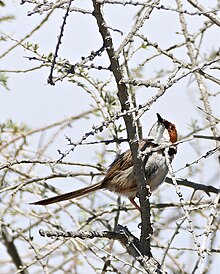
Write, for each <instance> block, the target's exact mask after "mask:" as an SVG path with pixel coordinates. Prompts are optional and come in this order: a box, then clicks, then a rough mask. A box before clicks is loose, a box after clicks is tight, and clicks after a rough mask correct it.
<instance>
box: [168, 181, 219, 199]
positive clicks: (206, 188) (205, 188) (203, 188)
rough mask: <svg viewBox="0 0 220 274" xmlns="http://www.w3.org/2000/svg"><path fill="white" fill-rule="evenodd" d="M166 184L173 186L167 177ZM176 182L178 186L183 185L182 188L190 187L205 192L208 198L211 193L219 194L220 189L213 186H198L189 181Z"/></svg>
mask: <svg viewBox="0 0 220 274" xmlns="http://www.w3.org/2000/svg"><path fill="white" fill-rule="evenodd" d="M165 182H166V183H168V184H170V185H173V181H172V179H171V178H168V177H167V178H166V179H165ZM176 182H177V184H178V185H181V186H186V187H190V188H193V189H194V190H201V191H204V192H205V193H206V194H207V195H208V196H210V193H215V194H218V193H219V189H218V188H215V187H214V186H211V185H203V184H198V183H195V182H192V181H188V180H187V179H176Z"/></svg>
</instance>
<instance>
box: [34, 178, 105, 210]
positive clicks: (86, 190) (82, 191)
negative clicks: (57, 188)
mask: <svg viewBox="0 0 220 274" xmlns="http://www.w3.org/2000/svg"><path fill="white" fill-rule="evenodd" d="M101 184H102V182H99V183H97V184H94V185H91V186H87V187H84V188H81V189H78V190H75V191H71V192H67V193H64V194H61V195H57V196H54V197H51V198H47V199H44V200H39V201H36V202H33V203H30V204H32V205H49V204H54V203H58V202H61V201H65V200H69V199H73V198H77V197H80V196H83V195H86V194H88V193H90V192H93V191H96V190H98V189H101Z"/></svg>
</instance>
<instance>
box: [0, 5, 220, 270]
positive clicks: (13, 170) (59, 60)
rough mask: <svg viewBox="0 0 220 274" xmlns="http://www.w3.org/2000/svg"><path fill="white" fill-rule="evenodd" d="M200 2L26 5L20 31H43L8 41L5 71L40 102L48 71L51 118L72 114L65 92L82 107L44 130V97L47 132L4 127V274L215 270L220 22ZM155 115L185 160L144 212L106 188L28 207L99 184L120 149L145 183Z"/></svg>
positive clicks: (144, 203)
mask: <svg viewBox="0 0 220 274" xmlns="http://www.w3.org/2000/svg"><path fill="white" fill-rule="evenodd" d="M203 2H204V3H202V4H200V3H198V2H197V1H195V0H188V1H182V0H177V1H176V2H175V3H174V2H172V3H171V6H168V5H167V4H165V5H164V4H163V3H160V1H156V0H155V1H147V2H145V3H144V2H142V1H104V0H99V1H97V0H96V1H95V0H93V1H88V2H87V1H86V2H83V1H56V2H55V1H54V2H51V3H49V2H47V1H38V2H33V3H32V2H31V1H22V4H25V5H24V6H22V9H25V8H26V7H28V9H30V11H29V12H28V15H29V16H30V17H27V18H25V24H26V22H29V20H31V18H33V16H35V17H36V16H38V17H37V20H39V19H40V20H41V21H39V22H38V24H37V26H35V27H34V28H33V29H32V30H31V31H29V33H28V34H26V35H24V36H23V38H18V37H19V36H22V34H20V33H18V35H17V36H16V37H15V36H14V35H13V34H11V33H10V32H8V31H7V33H6V32H3V33H2V34H1V35H2V37H4V39H5V42H4V47H5V50H4V52H2V53H1V60H6V61H5V64H7V65H6V67H7V66H8V64H9V69H7V68H5V69H1V71H0V73H1V75H3V73H4V75H5V74H7V75H9V76H10V77H11V78H10V79H18V78H15V77H18V75H19V73H20V72H23V74H22V76H20V77H21V79H22V82H23V83H25V85H23V87H22V89H23V90H26V92H27V93H26V94H31V95H33V96H34V94H36V90H34V86H33V85H32V83H33V82H34V83H36V86H38V87H39V86H42V84H41V83H40V85H39V83H37V80H36V79H38V78H37V77H39V75H40V77H41V79H42V77H43V78H44V81H45V79H46V77H45V75H46V73H47V75H48V77H47V82H48V86H47V87H46V88H47V91H46V92H50V91H51V89H52V90H53V89H54V90H57V89H58V88H59V89H62V93H61V94H60V97H59V98H60V102H58V103H57V105H56V106H58V108H57V107H56V108H57V112H64V113H65V114H66V113H67V112H66V111H67V109H68V107H69V106H68V107H67V109H66V108H65V107H64V104H63V103H62V102H63V101H62V100H65V96H67V93H64V90H65V89H66V88H67V89H69V90H71V94H73V95H72V98H74V100H75V101H72V102H71V104H70V105H71V111H72V110H74V111H73V112H72V114H71V115H70V116H69V117H67V118H66V117H63V118H62V119H60V120H57V121H56V122H53V123H48V125H45V123H44V121H43V119H44V117H45V116H44V115H45V114H43V113H46V114H47V113H48V115H49V113H50V109H51V105H53V104H54V102H53V94H52V95H51V96H49V98H48V99H45V98H44V96H43V94H42V93H41V96H42V97H41V98H40V100H42V101H43V100H47V101H46V109H45V111H44V109H43V107H42V108H41V109H40V110H39V112H38V115H39V119H41V120H42V121H43V123H41V125H40V126H39V127H37V126H35V125H34V126H29V125H28V117H27V121H24V122H25V123H19V122H17V121H15V120H14V119H12V120H11V119H8V120H5V121H4V122H2V123H1V143H0V145H1V160H2V161H1V162H2V164H1V166H0V169H1V175H2V176H1V177H2V179H1V189H0V192H1V200H2V204H1V216H2V219H1V228H2V236H1V245H2V246H4V256H3V257H2V259H1V260H2V261H1V265H2V266H1V268H2V272H8V271H11V272H12V271H13V272H16V273H20V272H21V273H34V272H36V273H44V272H45V273H46V272H47V273H54V272H57V273H59V272H60V273H85V272H86V271H90V272H91V273H92V271H93V273H107V272H110V273H126V272H129V273H216V272H215V270H213V269H215V268H216V267H217V259H216V258H217V256H218V254H219V252H220V248H219V232H218V229H219V216H218V207H219V206H218V203H219V191H218V185H216V186H214V184H215V183H216V182H217V183H218V176H219V171H218V157H219V131H218V125H219V118H218V117H217V105H218V101H217V100H218V96H219V93H218V92H216V88H217V87H218V85H219V80H218V77H217V71H218V70H219V68H218V62H219V59H220V57H219V49H218V44H217V43H216V40H215V37H217V35H218V34H219V29H218V28H219V26H220V20H219V18H218V10H219V8H218V4H217V2H216V3H214V1H213V2H212V3H211V4H210V3H209V4H207V3H206V2H205V1H203ZM74 5H75V6H74ZM6 11H7V9H6ZM60 15H61V16H62V17H61V16H60ZM17 22H19V19H17ZM57 22H58V24H59V25H60V28H58V27H57V28H56V25H57ZM8 24H9V23H8V22H7V26H9V25H8ZM45 29H46V31H45ZM54 31H55V32H56V33H57V35H58V36H57V37H58V38H57V42H56V45H55V42H54V41H55V38H54V37H55V36H54ZM58 32H59V34H58ZM45 33H46V35H47V36H43V34H45ZM50 33H52V35H50ZM52 37H53V42H52V43H51V41H50V39H51V38H52ZM36 38H37V39H39V43H34V42H33V41H35V39H36ZM2 43H3V42H2ZM48 44H50V47H51V48H52V46H53V48H54V51H53V53H51V52H49V53H47V51H46V50H44V45H47V46H48ZM16 50H19V51H16ZM22 50H25V58H23V59H22V64H20V63H19V64H18V66H19V68H17V63H15V62H14V61H15V60H16V56H21V55H23V52H22ZM17 54H18V55H17ZM10 55H11V56H12V59H13V62H12V63H9V62H7V61H8V60H9V59H7V58H10ZM28 62H29V63H28ZM27 63H28V65H27ZM36 64H37V65H36ZM22 66H24V67H22ZM27 66H29V67H27ZM35 71H37V72H38V73H39V74H38V76H37V77H36V74H35ZM42 72H43V73H44V74H43V73H42ZM13 73H14V74H13ZM27 73H29V75H31V76H30V77H31V81H32V83H29V82H28V77H27ZM35 77H36V78H35ZM4 79H5V80H4V86H5V87H6V86H7V87H9V88H10V80H9V82H8V85H6V84H7V83H6V80H7V78H4ZM11 81H12V80H11ZM16 83H17V82H16ZM11 85H12V82H11ZM28 87H32V88H33V89H32V88H28ZM188 90H189V91H188ZM3 92H5V91H2V93H3ZM12 100H13V99H12ZM12 102H13V101H12ZM36 103H37V102H36ZM65 103H66V104H68V103H69V102H68V103H67V101H65ZM77 104H81V105H80V107H81V109H80V110H78V109H77V107H78V105H77ZM75 108H76V109H77V111H75ZM33 109H34V106H33ZM155 112H159V113H161V114H163V113H164V116H165V117H166V116H168V117H169V116H170V117H171V118H170V119H169V120H171V121H172V122H175V124H176V125H177V129H178V132H179V141H178V142H177V146H178V153H177V156H176V159H175V161H174V164H173V166H171V165H169V176H168V178H167V179H166V182H167V183H164V184H163V185H162V186H160V188H159V189H158V191H157V192H156V193H153V194H152V195H151V197H150V198H149V199H145V197H142V198H143V199H140V204H141V207H142V212H141V214H139V213H138V212H136V211H134V209H133V207H132V206H131V205H130V204H127V201H126V200H124V199H121V198H120V197H119V198H117V196H115V195H114V194H111V193H108V192H99V193H98V192H97V193H95V194H94V195H90V196H86V197H85V198H82V199H79V200H75V199H74V200H71V201H67V202H63V203H59V204H56V205H51V206H48V207H45V208H44V207H36V206H35V207H34V206H31V205H29V204H27V203H29V202H33V201H34V200H36V197H37V199H40V198H41V197H49V196H52V195H53V194H54V193H55V194H58V193H63V192H66V191H67V189H68V190H72V189H77V188H79V187H81V186H84V185H88V184H90V183H93V182H95V181H98V180H100V179H101V178H102V177H103V175H104V174H105V172H106V168H107V166H108V163H111V161H112V159H114V157H115V155H117V153H119V150H120V149H121V148H123V149H124V148H125V147H126V143H128V144H129V146H130V149H131V151H132V156H133V161H134V162H135V163H136V165H135V171H136V176H137V178H138V181H139V182H140V185H141V184H144V183H145V179H144V174H143V172H142V164H141V162H142V159H141V157H140V156H139V153H138V142H139V140H140V139H141V138H143V136H145V135H146V134H145V133H143V132H142V131H144V132H145V131H147V130H148V129H149V127H150V125H151V124H152V123H151V121H153V120H155ZM29 114H30V115H31V111H30V112H29ZM168 117H167V118H168ZM52 120H53V121H54V117H52ZM146 121H147V122H146ZM187 124H188V127H187V126H186V125H187ZM142 125H143V129H142ZM146 126H147V128H145V127H146ZM66 145H67V147H66ZM127 147H128V146H127ZM57 152H58V153H57ZM173 170H174V171H175V172H173ZM210 171H211V172H210ZM72 178H73V179H72ZM61 182H62V183H61ZM72 182H73V183H74V185H73V184H72ZM66 184H67V185H68V186H66ZM56 185H57V187H56ZM182 185H183V186H182ZM140 197H141V196H140ZM125 202H126V205H125ZM150 226H152V229H153V231H150V230H149V227H150ZM38 230H39V232H40V235H39V234H38ZM42 236H47V237H46V238H42ZM122 254H123V256H122ZM216 254H217V255H216ZM213 271H214V272H213Z"/></svg>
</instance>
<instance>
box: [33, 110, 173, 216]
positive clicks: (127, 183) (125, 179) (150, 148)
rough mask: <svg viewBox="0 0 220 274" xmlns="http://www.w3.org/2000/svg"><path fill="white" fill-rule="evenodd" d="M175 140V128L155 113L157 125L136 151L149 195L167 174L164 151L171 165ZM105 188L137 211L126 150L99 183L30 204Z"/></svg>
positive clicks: (132, 171) (54, 201)
mask: <svg viewBox="0 0 220 274" xmlns="http://www.w3.org/2000/svg"><path fill="white" fill-rule="evenodd" d="M176 141H177V131H176V127H175V125H174V124H172V123H171V122H169V121H167V120H165V119H163V118H162V117H161V116H160V114H158V113H157V122H156V123H155V124H154V125H153V126H152V128H151V130H150V131H149V134H148V137H147V139H143V140H141V141H140V142H139V149H140V152H141V153H142V155H143V164H144V169H145V177H146V182H147V185H148V186H149V188H150V191H151V192H152V191H154V190H155V189H156V188H157V187H158V186H159V185H160V184H161V183H162V182H163V181H164V180H165V177H166V175H167V173H168V167H167V162H166V157H165V152H166V151H167V153H168V157H169V161H170V162H172V160H173V157H174V155H175V154H176V152H177V149H176V146H175V145H172V144H173V143H175V142H176ZM162 144H167V146H166V147H163V148H159V146H160V145H162ZM157 147H158V149H157ZM106 189H107V190H110V191H112V192H115V193H117V194H119V195H123V196H126V197H128V198H129V200H130V201H131V203H132V204H133V205H134V206H135V207H136V208H137V209H138V210H139V211H140V207H139V205H138V204H137V203H136V202H135V200H134V199H135V197H136V196H137V193H138V188H137V183H136V181H135V174H134V166H133V160H132V154H131V151H130V150H127V151H125V152H124V153H122V154H120V155H119V156H118V157H117V158H116V159H115V160H114V162H113V163H112V164H111V165H110V167H109V169H108V171H107V173H106V175H105V177H104V179H103V180H102V181H100V182H98V183H96V184H93V185H91V186H87V187H84V188H81V189H78V190H74V191H71V192H68V193H64V194H61V195H57V196H54V197H51V198H47V199H44V200H40V201H37V202H33V203H31V204H34V205H49V204H53V203H58V202H61V201H64V200H69V199H73V198H77V197H80V196H84V195H86V194H89V193H91V192H94V191H97V190H106Z"/></svg>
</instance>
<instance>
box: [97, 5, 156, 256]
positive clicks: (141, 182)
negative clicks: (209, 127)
mask: <svg viewBox="0 0 220 274" xmlns="http://www.w3.org/2000/svg"><path fill="white" fill-rule="evenodd" d="M93 7H94V11H93V15H94V17H95V19H96V21H97V25H98V27H99V32H100V34H101V36H102V39H103V43H104V46H105V48H106V51H107V54H108V57H109V61H110V70H111V71H112V73H113V75H114V77H115V81H116V84H117V88H118V93H117V95H118V98H119V101H120V104H121V108H122V112H124V111H125V112H126V111H128V110H130V108H131V104H130V102H129V95H128V91H127V87H126V85H125V84H124V83H123V82H121V80H122V79H123V74H122V71H121V68H120V65H119V61H118V56H116V52H115V50H114V46H113V41H112V38H111V34H110V32H109V30H108V27H107V25H106V23H105V20H104V18H103V16H102V11H101V5H100V4H99V3H97V2H96V1H95V0H93ZM123 118H124V121H125V126H126V131H127V135H128V140H129V145H130V149H131V153H132V158H133V163H134V173H135V180H136V182H137V186H138V193H139V200H140V205H141V221H142V227H141V246H142V251H144V252H145V255H148V256H151V252H150V237H149V230H150V229H149V228H150V223H151V222H150V204H149V200H148V199H146V197H147V195H148V189H147V187H146V179H145V174H144V167H143V164H142V159H141V156H140V155H139V153H138V152H139V146H138V143H139V142H138V134H137V130H136V126H135V121H134V117H133V115H125V116H124V117H123Z"/></svg>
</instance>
